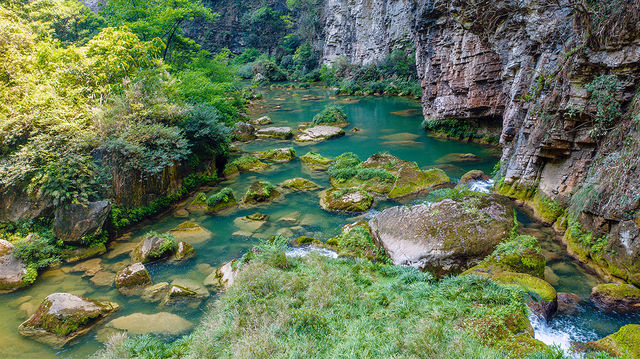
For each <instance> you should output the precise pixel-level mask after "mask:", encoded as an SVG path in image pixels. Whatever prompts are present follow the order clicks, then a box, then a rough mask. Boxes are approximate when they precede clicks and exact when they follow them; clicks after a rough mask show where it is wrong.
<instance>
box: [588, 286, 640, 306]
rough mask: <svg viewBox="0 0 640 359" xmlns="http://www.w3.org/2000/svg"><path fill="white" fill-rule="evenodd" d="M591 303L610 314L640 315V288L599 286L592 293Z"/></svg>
mask: <svg viewBox="0 0 640 359" xmlns="http://www.w3.org/2000/svg"><path fill="white" fill-rule="evenodd" d="M591 301H592V302H593V303H594V304H595V305H596V306H597V307H598V308H600V309H601V310H604V311H608V312H617V313H630V312H635V313H640V288H638V287H636V286H634V285H631V284H617V283H607V284H599V285H597V286H596V287H594V288H593V290H592V291H591Z"/></svg>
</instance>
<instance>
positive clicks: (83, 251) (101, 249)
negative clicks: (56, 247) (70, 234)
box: [61, 244, 107, 263]
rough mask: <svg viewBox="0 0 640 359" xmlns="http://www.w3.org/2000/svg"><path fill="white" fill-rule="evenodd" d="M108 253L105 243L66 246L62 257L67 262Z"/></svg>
mask: <svg viewBox="0 0 640 359" xmlns="http://www.w3.org/2000/svg"><path fill="white" fill-rule="evenodd" d="M105 253H107V247H106V246H105V245H104V244H100V245H97V246H91V247H81V248H73V249H72V248H66V249H64V250H62V255H61V257H62V259H63V260H64V261H65V262H66V263H74V262H79V261H82V260H85V259H88V258H93V257H98V256H101V255H103V254H105Z"/></svg>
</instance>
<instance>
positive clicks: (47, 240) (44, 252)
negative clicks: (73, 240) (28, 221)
mask: <svg viewBox="0 0 640 359" xmlns="http://www.w3.org/2000/svg"><path fill="white" fill-rule="evenodd" d="M13 245H14V246H15V247H14V249H13V253H14V254H15V256H16V257H18V258H20V259H22V260H23V261H24V262H25V264H26V265H27V267H28V268H30V269H31V271H32V272H33V271H35V274H36V276H37V271H38V270H40V269H44V268H46V267H49V266H51V265H55V264H58V263H60V247H59V246H58V245H57V243H56V240H55V238H54V237H53V236H41V235H38V234H32V235H29V236H27V237H24V238H20V239H18V240H16V241H14V242H13ZM31 277H33V278H32V279H33V280H35V277H34V276H33V273H32V274H31ZM32 282H33V281H31V283H32Z"/></svg>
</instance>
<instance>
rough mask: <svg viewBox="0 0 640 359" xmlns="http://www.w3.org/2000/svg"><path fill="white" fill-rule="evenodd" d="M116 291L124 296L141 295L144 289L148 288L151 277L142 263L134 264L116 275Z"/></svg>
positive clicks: (150, 283)
mask: <svg viewBox="0 0 640 359" xmlns="http://www.w3.org/2000/svg"><path fill="white" fill-rule="evenodd" d="M115 283H116V289H118V291H119V292H120V293H122V294H124V295H135V294H141V293H142V290H143V289H144V287H147V286H150V285H152V284H153V283H152V282H151V276H150V275H149V271H147V268H146V267H145V266H144V264H142V263H139V262H138V263H134V264H132V265H130V266H127V267H125V268H124V269H122V270H121V271H119V272H118V273H117V274H116V279H115Z"/></svg>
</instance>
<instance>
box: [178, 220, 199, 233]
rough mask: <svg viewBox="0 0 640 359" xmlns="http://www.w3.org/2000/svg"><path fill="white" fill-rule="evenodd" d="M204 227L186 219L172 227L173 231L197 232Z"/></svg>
mask: <svg viewBox="0 0 640 359" xmlns="http://www.w3.org/2000/svg"><path fill="white" fill-rule="evenodd" d="M201 229H202V227H201V226H200V225H199V224H197V223H196V222H192V221H184V222H182V223H180V224H178V225H177V226H175V227H173V229H171V232H195V231H199V230H201Z"/></svg>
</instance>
